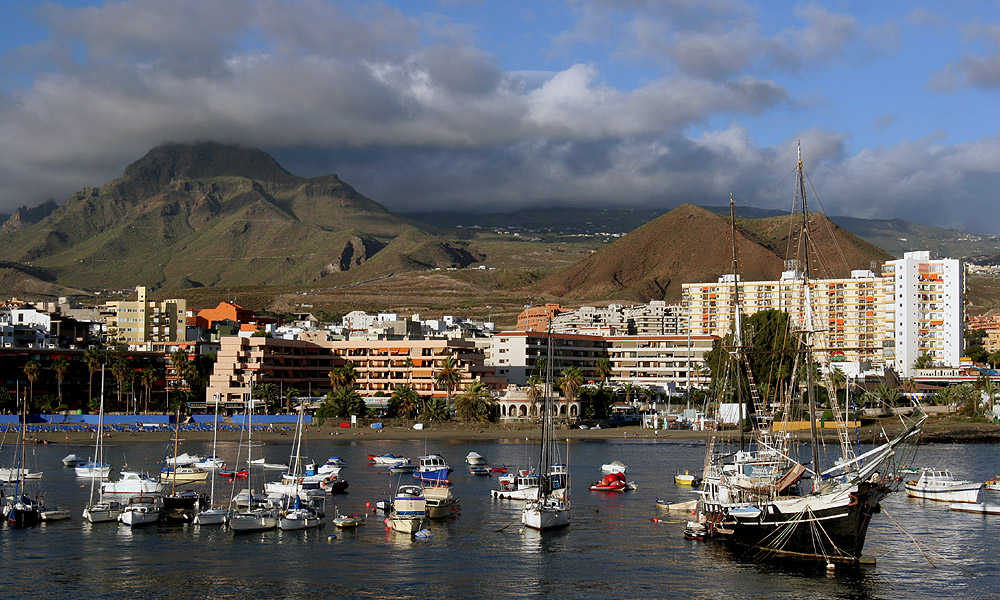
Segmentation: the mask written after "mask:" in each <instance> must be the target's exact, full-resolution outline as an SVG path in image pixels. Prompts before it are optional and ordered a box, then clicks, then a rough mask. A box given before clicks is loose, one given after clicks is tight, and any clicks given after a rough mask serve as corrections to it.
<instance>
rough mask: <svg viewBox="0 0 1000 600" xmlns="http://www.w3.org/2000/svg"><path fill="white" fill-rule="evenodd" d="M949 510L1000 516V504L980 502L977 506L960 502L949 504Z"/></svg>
mask: <svg viewBox="0 0 1000 600" xmlns="http://www.w3.org/2000/svg"><path fill="white" fill-rule="evenodd" d="M948 508H949V509H951V510H954V511H956V512H967V513H976V514H979V515H1000V504H990V503H988V502H979V503H977V504H969V503H967V502H960V503H958V504H949V505H948Z"/></svg>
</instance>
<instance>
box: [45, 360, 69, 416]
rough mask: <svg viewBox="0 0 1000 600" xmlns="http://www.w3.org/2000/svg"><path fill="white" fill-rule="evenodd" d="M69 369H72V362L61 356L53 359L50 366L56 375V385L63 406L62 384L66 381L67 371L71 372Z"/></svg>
mask: <svg viewBox="0 0 1000 600" xmlns="http://www.w3.org/2000/svg"><path fill="white" fill-rule="evenodd" d="M69 367H70V362H69V360H67V359H66V357H65V356H60V357H59V358H56V359H53V360H52V364H51V365H50V368H51V369H52V371H53V372H54V373H55V374H56V383H57V384H58V386H59V404H60V405H62V403H63V394H62V384H63V381H64V380H65V379H66V373H67V371H69Z"/></svg>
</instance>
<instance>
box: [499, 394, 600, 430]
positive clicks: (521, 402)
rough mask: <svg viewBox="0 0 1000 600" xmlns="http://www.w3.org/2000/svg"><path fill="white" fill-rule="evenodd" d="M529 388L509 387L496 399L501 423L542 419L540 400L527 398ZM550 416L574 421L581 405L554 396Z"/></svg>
mask: <svg viewBox="0 0 1000 600" xmlns="http://www.w3.org/2000/svg"><path fill="white" fill-rule="evenodd" d="M528 390H529V386H526V385H511V386H508V387H507V390H506V391H505V392H504V393H503V395H501V396H500V397H499V398H497V403H498V404H499V405H500V420H501V421H526V422H530V421H536V420H539V419H541V418H542V400H541V398H539V399H538V401H536V402H532V401H531V400H530V399H529V398H528ZM551 406H552V415H553V416H554V417H555V418H556V419H557V420H558V419H567V418H568V419H569V420H570V421H576V420H578V419H579V418H580V411H581V408H582V405H581V404H580V401H579V400H576V401H573V402H565V401H563V398H562V396H559V395H556V396H554V397H553V398H552V403H551Z"/></svg>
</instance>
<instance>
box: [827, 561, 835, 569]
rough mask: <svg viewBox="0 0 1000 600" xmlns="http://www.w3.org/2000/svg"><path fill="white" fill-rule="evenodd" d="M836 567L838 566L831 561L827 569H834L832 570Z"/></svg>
mask: <svg viewBox="0 0 1000 600" xmlns="http://www.w3.org/2000/svg"><path fill="white" fill-rule="evenodd" d="M836 568H837V566H836V565H834V564H833V563H832V562H831V563H826V570H827V571H832V570H834V569H836Z"/></svg>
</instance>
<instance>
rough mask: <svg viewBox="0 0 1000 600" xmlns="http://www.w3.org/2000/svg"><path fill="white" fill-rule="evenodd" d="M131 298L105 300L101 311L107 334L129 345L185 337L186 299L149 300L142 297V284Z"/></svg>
mask: <svg viewBox="0 0 1000 600" xmlns="http://www.w3.org/2000/svg"><path fill="white" fill-rule="evenodd" d="M135 291H136V299H135V300H134V301H126V300H122V301H113V302H107V303H106V304H105V305H104V308H103V309H102V311H101V314H102V316H103V317H104V318H105V320H106V322H107V329H106V331H107V337H108V339H109V340H111V341H115V342H122V343H125V344H127V345H128V346H129V347H130V348H133V349H141V348H143V347H147V346H148V345H149V343H150V342H177V341H180V342H182V341H184V340H185V337H186V312H187V301H186V300H184V299H183V298H178V299H171V300H164V301H162V302H153V301H147V300H146V288H145V286H141V285H140V286H138V287H136V288H135Z"/></svg>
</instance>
